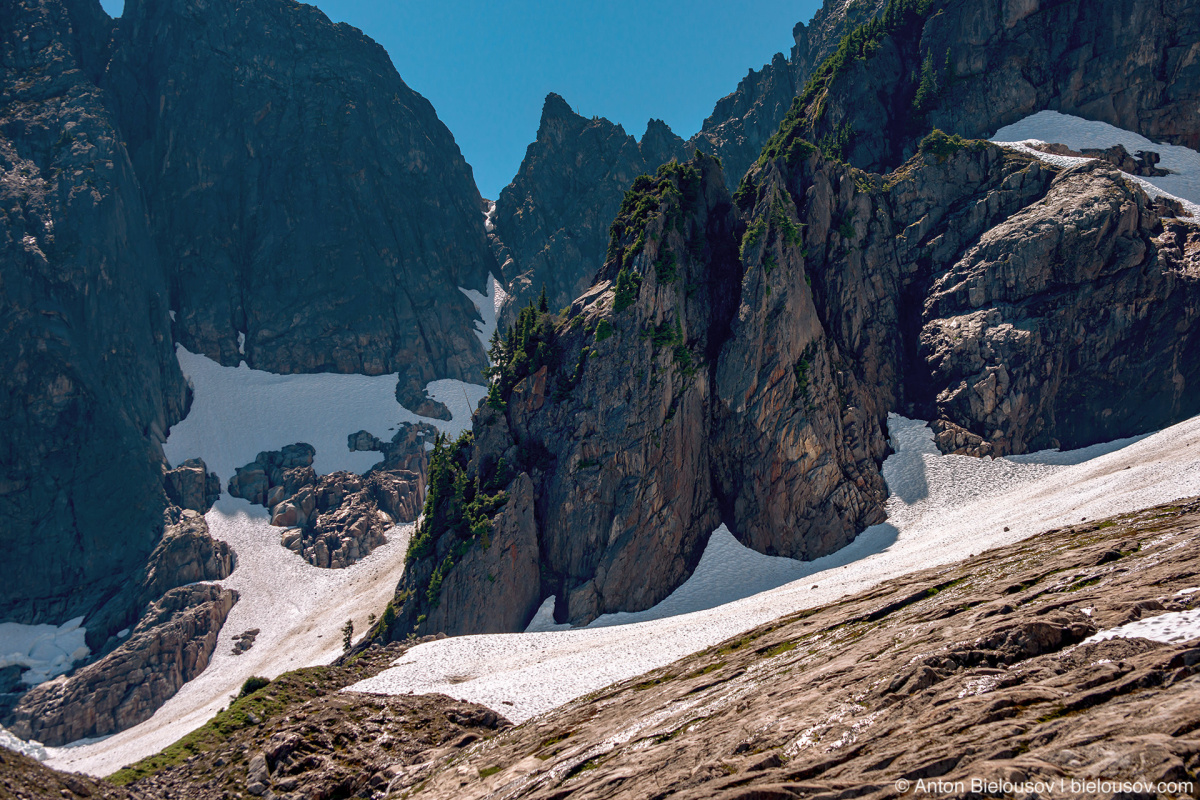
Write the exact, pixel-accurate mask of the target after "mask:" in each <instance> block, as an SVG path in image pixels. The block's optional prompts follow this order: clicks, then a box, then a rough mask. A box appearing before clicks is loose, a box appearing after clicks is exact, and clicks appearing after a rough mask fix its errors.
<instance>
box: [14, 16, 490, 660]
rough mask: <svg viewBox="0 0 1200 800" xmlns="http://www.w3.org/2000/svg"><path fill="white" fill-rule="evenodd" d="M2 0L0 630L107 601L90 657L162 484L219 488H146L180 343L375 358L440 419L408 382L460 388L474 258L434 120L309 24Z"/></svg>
mask: <svg viewBox="0 0 1200 800" xmlns="http://www.w3.org/2000/svg"><path fill="white" fill-rule="evenodd" d="M0 11H2V12H3V19H4V21H5V24H4V26H3V28H4V30H3V32H2V33H0V53H2V59H0V83H2V91H0V96H2V97H3V100H2V105H0V195H2V199H3V203H2V204H0V205H3V211H0V248H2V249H0V286H2V287H3V289H2V291H3V295H4V301H5V302H4V312H3V313H4V322H3V329H2V330H3V334H2V336H3V340H4V344H5V346H4V347H3V348H2V350H3V355H0V359H2V360H0V367H3V378H0V387H2V388H0V419H2V420H3V421H4V424H3V425H0V518H2V519H3V520H4V522H3V525H2V526H0V546H3V548H4V550H5V552H6V553H8V554H9V555H10V557H11V558H12V559H13V560H14V562H16V563H21V564H22V565H23V566H22V569H21V570H18V571H16V572H15V573H14V574H12V575H11V576H9V579H7V580H5V581H4V585H3V587H0V619H4V620H16V621H21V622H35V621H60V620H62V619H64V618H68V617H71V616H75V615H79V614H85V613H88V612H91V611H94V610H95V609H97V608H98V607H100V606H103V605H104V603H105V602H106V601H108V602H115V603H116V605H115V606H113V607H112V608H108V609H106V610H104V611H103V612H101V613H100V614H99V615H96V614H93V615H92V616H91V617H89V621H88V629H89V641H92V640H93V639H95V640H96V641H95V642H94V644H99V643H102V642H103V641H104V640H105V638H106V637H107V636H108V634H111V633H113V632H114V631H115V630H117V629H118V628H119V627H124V625H123V624H117V623H115V622H114V624H117V627H111V626H110V625H109V623H110V622H113V621H114V620H119V619H122V618H124V617H126V616H128V614H130V613H136V608H140V603H141V602H142V600H141V599H137V600H136V602H135V601H134V600H131V599H130V598H129V596H128V594H129V592H128V586H129V585H130V582H129V580H128V579H130V578H131V576H134V575H135V574H136V573H137V571H138V570H139V569H140V568H142V567H144V566H145V564H146V563H147V558H148V556H149V555H150V553H151V551H152V550H153V549H154V547H155V545H156V543H157V542H158V539H159V536H160V535H161V533H162V530H163V527H162V519H163V511H164V509H165V508H166V507H167V504H168V497H169V498H170V500H171V502H175V503H177V504H180V505H187V506H190V507H192V508H195V509H197V510H203V509H206V508H207V507H208V506H209V505H210V504H211V502H212V500H213V497H214V495H215V491H214V489H215V488H216V487H215V486H214V484H213V481H212V480H211V479H210V478H209V476H207V475H206V474H204V473H203V471H202V470H201V471H200V472H199V473H197V472H196V467H195V465H187V466H185V465H177V466H178V467H179V468H178V469H175V470H171V471H170V473H169V474H168V475H166V477H165V479H164V474H163V470H164V466H166V465H164V463H163V456H162V451H161V442H162V441H163V439H164V438H165V436H166V434H167V431H168V430H169V428H170V427H171V426H172V425H173V424H175V423H176V422H178V421H179V420H180V419H181V418H182V416H183V415H184V414H185V412H186V408H187V403H188V397H187V389H186V385H185V383H184V381H183V378H182V376H181V374H180V372H179V368H178V365H177V362H176V360H175V356H174V350H173V341H179V342H183V343H185V344H186V345H187V346H188V347H189V348H191V349H193V350H194V351H198V352H203V353H205V354H206V355H209V356H211V357H213V358H215V359H218V360H220V361H221V362H222V363H225V364H236V363H238V362H239V361H240V360H242V359H244V360H246V361H247V362H248V363H249V364H251V365H253V366H255V367H258V368H262V369H267V370H273V371H277V372H310V371H323V370H332V371H344V372H363V373H372V374H378V373H387V372H392V371H395V372H398V373H400V376H401V379H400V382H399V386H398V388H397V393H398V397H399V398H400V399H401V401H402V402H404V403H406V404H407V405H409V407H411V408H414V409H418V410H421V411H422V412H423V413H431V414H439V413H443V414H444V412H445V410H444V409H441V408H440V407H438V405H437V404H434V403H432V402H431V401H427V399H426V398H425V397H424V396H423V392H422V391H421V387H422V386H423V385H424V384H425V382H427V381H429V380H432V379H435V378H462V379H466V380H471V381H477V380H478V379H479V372H480V369H481V368H482V367H483V366H485V364H486V359H485V357H484V353H483V350H482V348H481V347H480V345H479V342H478V340H477V338H476V337H475V336H474V335H473V334H472V333H471V330H472V327H473V326H472V320H475V319H477V317H478V315H477V312H476V310H475V308H474V306H473V305H472V304H471V303H470V301H469V300H467V298H466V297H464V296H463V294H462V293H461V292H459V291H458V287H459V286H464V287H468V288H474V289H483V288H484V284H485V280H486V276H487V274H488V273H489V271H493V270H494V269H495V261H494V258H493V256H492V253H491V249H490V246H489V243H488V240H487V237H486V234H485V231H484V228H483V220H482V215H481V213H480V211H479V208H480V203H481V200H480V198H479V194H478V191H477V190H476V188H475V186H474V182H473V179H472V176H471V171H470V167H469V166H467V164H466V163H465V161H464V160H463V158H462V155H461V154H460V152H459V150H458V148H457V146H456V145H455V143H454V140H453V138H452V137H451V135H450V133H449V131H447V130H446V128H445V126H444V125H442V123H441V122H440V121H439V120H438V119H437V116H436V114H435V113H434V111H433V108H432V107H431V106H430V104H429V103H428V102H427V101H426V100H424V98H422V97H420V96H419V95H418V94H416V93H415V92H413V91H412V90H411V89H410V88H408V87H407V86H406V85H405V84H404V82H403V81H402V80H401V79H400V77H399V76H398V75H397V74H396V72H395V69H394V68H393V66H392V64H391V62H390V60H389V59H388V56H387V54H386V53H385V52H384V51H383V49H382V48H380V47H379V46H378V45H376V44H375V43H374V42H372V41H371V40H370V39H368V38H367V37H365V36H364V35H362V34H361V33H360V32H359V31H357V30H355V29H353V28H351V27H349V26H347V25H334V24H332V23H330V22H329V20H328V19H326V18H325V17H324V16H323V15H322V14H321V13H320V12H319V11H318V10H317V9H315V8H313V7H310V6H304V5H301V4H296V3H290V2H283V1H282V0H266V1H265V2H255V3H240V2H220V3H211V2H185V1H184V0H180V2H168V3H158V2H154V3H151V2H144V3H143V2H130V3H128V4H127V6H126V8H125V12H124V14H123V16H122V18H121V20H119V21H118V22H114V21H113V20H111V19H110V18H108V16H107V15H106V14H105V13H104V12H103V10H102V9H101V7H100V6H99V4H98V3H97V2H95V0H28V1H26V0H12V1H11V2H5V3H4V4H3V5H2V6H0ZM314 221H319V222H320V224H314ZM172 319H174V322H172ZM164 484H165V488H166V491H164ZM415 502H416V501H415V500H413V501H412V502H410V503H409V505H410V506H411V505H415ZM114 595H119V596H114ZM131 609H134V610H133V611H131Z"/></svg>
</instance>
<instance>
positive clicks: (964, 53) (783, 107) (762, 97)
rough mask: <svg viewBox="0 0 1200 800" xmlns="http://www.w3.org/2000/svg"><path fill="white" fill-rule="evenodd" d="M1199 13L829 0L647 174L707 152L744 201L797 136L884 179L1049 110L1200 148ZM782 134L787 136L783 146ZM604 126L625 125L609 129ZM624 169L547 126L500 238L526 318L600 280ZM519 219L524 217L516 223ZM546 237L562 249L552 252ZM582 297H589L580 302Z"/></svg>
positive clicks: (1185, 8)
mask: <svg viewBox="0 0 1200 800" xmlns="http://www.w3.org/2000/svg"><path fill="white" fill-rule="evenodd" d="M1043 6H1045V7H1044V8H1043ZM1196 10H1197V6H1196V5H1195V4H1194V3H1190V2H1189V3H1183V4H1171V3H1139V2H1135V0H1113V2H1109V3H1106V4H1105V6H1104V7H1103V9H1102V10H1098V9H1097V8H1096V7H1094V5H1093V4H1088V3H1083V2H1072V3H1066V4H1063V3H1054V4H1043V3H1040V2H1038V0H1028V1H1027V2H1026V1H1024V0H1022V1H1021V2H1017V1H1016V0H1013V1H1012V2H998V1H997V0H936V2H935V0H919V1H918V0H894V2H888V0H869V2H846V1H845V0H828V2H826V3H825V4H824V5H823V6H822V7H821V9H820V10H819V11H818V12H817V14H816V15H815V16H814V17H813V19H812V21H811V22H810V24H809V25H807V26H805V25H803V24H798V25H797V26H796V27H795V29H794V30H793V32H792V33H793V38H794V40H795V45H794V46H793V47H792V49H791V53H790V55H789V57H787V58H785V57H784V56H783V54H777V55H776V56H775V58H774V59H773V60H772V61H771V63H770V64H768V65H766V66H764V67H763V68H762V69H761V70H759V71H754V70H751V71H750V73H749V74H748V75H747V76H746V77H745V78H744V79H743V80H742V81H741V83H739V85H738V88H737V89H736V90H735V91H734V92H732V93H731V94H729V95H728V96H726V97H724V98H722V99H721V100H720V101H718V103H717V104H716V106H715V108H714V109H713V113H712V114H711V115H710V116H709V117H708V118H707V119H706V120H705V121H704V125H703V127H702V128H701V130H700V131H699V132H698V133H696V134H695V135H694V136H693V137H692V138H691V139H689V140H688V141H687V142H686V143H675V142H674V138H673V134H672V135H671V136H672V140H671V141H672V146H671V147H668V148H667V149H665V150H663V149H662V148H659V147H647V145H646V141H647V140H648V139H649V140H651V141H652V142H660V141H663V140H664V137H662V136H655V137H651V136H650V133H651V131H653V130H654V126H655V123H653V122H652V123H651V128H650V129H649V130H648V131H647V137H645V138H644V139H643V142H642V144H641V146H640V149H641V154H642V156H643V159H644V160H645V161H646V162H647V163H646V169H645V170H644V171H653V169H654V168H655V167H656V166H657V163H664V162H665V161H667V160H669V159H670V158H678V157H680V156H679V155H678V153H679V152H683V153H685V154H686V155H687V156H690V154H691V153H692V152H693V151H694V150H696V149H699V150H702V151H703V152H706V153H710V154H712V155H716V156H717V157H719V158H720V159H721V160H722V163H723V166H724V169H725V176H726V181H727V182H728V184H729V188H730V191H733V190H734V188H735V187H736V186H737V185H738V182H739V181H740V180H741V177H742V176H743V175H744V174H745V173H746V171H747V170H748V169H750V167H751V166H752V165H753V164H754V163H755V161H756V160H757V159H758V158H759V156H760V154H761V152H762V151H763V149H764V148H766V149H768V150H771V151H772V153H773V154H777V153H779V152H782V151H783V150H782V148H783V147H784V146H785V145H786V142H783V143H781V142H780V141H779V140H780V139H781V138H782V139H786V140H787V141H790V138H789V132H793V131H794V133H792V134H791V136H792V137H799V138H803V139H805V140H807V141H810V142H814V143H817V144H819V145H820V146H821V147H822V149H824V150H825V151H826V152H827V153H828V154H829V155H830V156H832V157H835V158H841V159H845V160H848V161H849V162H850V163H852V164H854V165H855V166H858V167H861V168H864V169H869V170H872V171H876V172H882V171H886V170H888V169H892V168H894V167H896V166H897V165H899V164H900V163H902V162H903V161H905V160H906V159H907V158H909V157H910V156H911V155H912V154H913V153H914V152H916V148H917V144H918V142H919V141H920V140H921V138H922V137H923V136H925V134H927V133H928V132H929V131H930V130H932V129H934V128H938V129H941V130H944V131H947V132H949V133H951V134H959V135H962V136H965V137H987V136H990V135H991V134H993V133H995V132H996V131H997V130H998V129H999V128H1001V127H1003V126H1004V125H1007V124H1009V123H1012V122H1015V121H1017V120H1019V119H1021V118H1023V117H1025V116H1027V115H1029V114H1032V113H1034V112H1036V111H1040V110H1043V109H1056V110H1059V111H1062V112H1064V113H1069V114H1076V115H1079V116H1082V117H1085V118H1088V119H1097V120H1102V121H1105V122H1110V123H1112V124H1114V125H1117V126H1118V127H1122V128H1125V129H1128V130H1133V131H1137V132H1139V133H1141V134H1143V135H1145V136H1147V137H1151V138H1154V139H1156V140H1160V141H1169V142H1174V143H1177V144H1186V145H1188V146H1193V147H1194V146H1197V143H1198V142H1200V126H1197V124H1196V122H1195V115H1194V114H1192V113H1191V111H1190V110H1191V109H1193V108H1194V107H1195V105H1196V102H1197V96H1196V93H1197V91H1200V90H1197V88H1196V87H1197V86H1200V80H1198V75H1200V73H1198V71H1200V50H1198V49H1197V46H1196V44H1195V41H1196V38H1197V37H1196V35H1194V34H1195V33H1196V26H1197V24H1198V23H1197V22H1196V20H1197V14H1196ZM555 98H556V96H555ZM554 102H555V105H557V104H558V103H557V100H555V101H554ZM550 105H551V101H550V100H548V101H547V107H548V108H549V107H550ZM582 122H583V121H582V120H580V121H579V123H582ZM780 123H784V133H783V134H780V136H776V131H777V129H778V128H779V126H780ZM593 125H597V126H599V127H604V128H605V129H611V126H610V125H606V123H605V121H604V120H599V121H593ZM577 127H582V125H581V124H577ZM772 137H775V138H772ZM632 146H633V143H632V140H630V142H628V143H627V144H626V147H627V149H629V148H632ZM630 152H632V150H631V149H630ZM655 157H657V158H659V159H661V160H660V161H658V162H657V163H656V162H655V161H654V158H655ZM611 160H612V159H611V156H609V155H607V154H606V151H605V150H604V148H603V147H601V146H599V145H598V142H597V138H596V137H587V136H563V135H562V134H561V131H560V130H559V129H557V128H554V127H553V126H551V127H549V128H548V127H547V126H546V123H545V120H543V124H542V128H541V129H539V132H538V139H537V141H536V142H534V144H532V145H530V148H529V152H528V154H527V155H526V160H525V162H523V163H522V166H521V170H520V171H519V172H518V174H517V177H516V178H514V182H513V184H512V185H511V186H510V187H509V189H506V190H505V191H506V192H509V191H512V192H513V193H514V196H515V197H519V198H520V203H519V205H517V204H514V203H513V202H512V198H509V200H508V201H507V202H504V201H502V202H501V203H498V212H499V211H501V210H502V211H503V216H500V215H498V217H497V227H496V237H497V238H498V239H499V240H500V242H501V243H502V245H503V247H502V248H501V252H502V256H501V257H502V259H507V258H511V260H512V264H511V265H510V266H509V267H508V269H507V271H506V273H505V274H506V277H508V279H509V280H513V279H514V278H515V277H516V276H517V275H520V276H521V277H520V279H519V282H518V292H517V293H516V295H515V297H516V298H517V301H518V302H517V305H516V307H517V308H519V307H520V306H521V305H523V304H524V302H525V301H526V300H528V299H530V298H532V297H533V296H534V295H536V293H537V291H538V290H539V288H540V286H541V285H543V284H545V285H546V286H547V287H548V288H549V291H550V298H551V300H552V304H551V305H552V307H553V308H560V307H562V306H564V305H566V304H567V303H568V302H569V301H570V300H572V299H574V297H576V296H578V293H579V292H582V289H583V288H584V287H585V286H586V285H587V284H588V283H590V280H591V278H592V276H594V274H595V268H596V266H597V265H598V264H599V263H601V262H602V257H601V255H600V254H601V252H602V250H603V248H604V246H605V240H604V238H603V236H602V235H601V234H602V232H603V224H602V223H598V222H597V219H596V214H595V211H596V209H603V210H613V209H615V208H616V207H617V205H618V204H619V201H620V196H621V193H622V192H623V191H625V190H626V189H627V188H628V186H629V185H630V184H631V182H632V176H630V175H628V174H627V173H625V172H622V171H620V170H604V169H598V168H596V167H592V166H591V165H593V164H596V165H600V164H608V163H610V162H611ZM547 162H549V163H550V164H552V165H553V167H554V169H547V167H546V164H547ZM564 174H570V175H571V180H570V181H563V180H562V178H561V176H562V175H564ZM502 197H503V195H502ZM575 198H588V199H589V201H590V202H589V203H588V204H583V205H579V204H576V202H575ZM518 209H519V210H521V212H522V214H523V215H524V216H523V217H521V218H519V219H520V223H519V224H513V223H512V222H511V220H512V219H513V215H514V213H515V212H516V210H518ZM602 217H603V215H601V218H602ZM502 220H509V221H504V222H502ZM527 220H535V221H536V222H529V221H527ZM546 241H552V242H553V243H554V244H553V246H552V247H550V248H548V249H547V250H545V251H544V252H543V250H542V249H541V248H542V245H543V243H544V242H546ZM571 286H576V287H579V292H577V293H576V294H574V295H570V296H566V295H568V294H569V292H567V291H566V289H567V288H568V287H571ZM514 313H515V311H514Z"/></svg>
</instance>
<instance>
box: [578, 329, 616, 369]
mask: <svg viewBox="0 0 1200 800" xmlns="http://www.w3.org/2000/svg"><path fill="white" fill-rule="evenodd" d="M612 335H613V326H612V323H611V322H609V321H608V320H606V319H601V320H600V322H598V323H596V341H597V342H603V341H604V340H605V339H611V338H612ZM582 360H583V359H581V361H582Z"/></svg>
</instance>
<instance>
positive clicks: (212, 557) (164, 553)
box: [141, 508, 236, 603]
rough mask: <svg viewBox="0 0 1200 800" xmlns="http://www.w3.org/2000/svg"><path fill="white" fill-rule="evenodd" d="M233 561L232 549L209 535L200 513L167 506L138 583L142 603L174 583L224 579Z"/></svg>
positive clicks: (160, 594)
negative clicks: (159, 532)
mask: <svg viewBox="0 0 1200 800" xmlns="http://www.w3.org/2000/svg"><path fill="white" fill-rule="evenodd" d="M235 562H236V555H235V553H234V552H233V548H231V547H230V546H229V545H228V544H226V543H225V542H222V541H218V540H216V539H213V538H212V536H210V535H209V532H208V523H206V522H205V521H204V517H203V516H201V515H200V514H198V513H196V512H195V511H189V510H184V509H178V508H169V509H167V513H166V515H165V520H164V524H163V536H162V539H161V540H160V541H159V543H158V546H157V547H155V548H154V552H152V553H151V554H150V558H149V561H148V562H147V567H146V577H145V579H144V580H143V581H142V582H141V596H142V602H143V603H149V602H151V601H153V600H156V599H157V598H158V597H160V596H162V595H163V594H165V593H166V592H167V591H169V590H171V589H174V588H175V587H177V586H184V585H186V584H189V583H198V582H200V581H219V580H223V579H225V578H228V577H229V576H230V574H231V573H232V572H233V568H234V564H235Z"/></svg>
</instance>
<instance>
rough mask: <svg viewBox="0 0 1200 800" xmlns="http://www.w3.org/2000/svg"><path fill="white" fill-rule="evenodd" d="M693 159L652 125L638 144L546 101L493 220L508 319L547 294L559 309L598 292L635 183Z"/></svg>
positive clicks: (553, 97)
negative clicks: (611, 239) (612, 229)
mask: <svg viewBox="0 0 1200 800" xmlns="http://www.w3.org/2000/svg"><path fill="white" fill-rule="evenodd" d="M690 152H691V151H689V150H687V149H686V147H685V144H684V141H683V140H682V139H680V138H679V137H678V136H676V135H675V134H673V133H672V132H671V129H670V128H668V127H667V126H666V124H665V123H663V122H661V121H659V120H651V121H650V123H649V125H647V127H646V132H645V134H643V136H642V139H641V141H640V142H639V141H638V140H637V139H635V138H634V137H633V136H630V135H628V134H626V133H625V129H624V128H622V127H621V126H620V125H614V124H613V123H611V122H609V121H608V120H606V119H603V118H598V117H593V118H592V119H590V120H589V119H587V118H585V117H582V116H580V115H578V114H576V113H575V112H574V111H572V110H571V107H570V106H569V105H568V104H567V102H566V101H565V100H564V99H563V98H562V97H560V96H558V95H557V94H553V93H552V94H550V95H548V96H547V97H546V102H545V105H544V106H543V107H542V119H541V123H540V124H539V126H538V133H537V140H536V141H535V142H534V143H533V144H531V145H529V148H528V150H527V151H526V152H525V159H524V160H523V161H522V162H521V168H520V170H518V172H517V174H516V176H515V177H514V178H513V181H512V183H510V184H509V185H508V186H507V187H505V189H504V191H502V192H501V193H500V197H499V199H497V200H496V208H495V211H494V212H493V214H492V224H493V226H494V233H495V238H496V239H498V240H499V242H500V243H501V250H500V253H501V260H502V270H503V275H504V280H505V282H506V283H507V284H508V291H509V294H510V297H511V298H512V300H511V302H510V306H509V309H508V317H509V319H510V321H511V319H512V318H513V317H514V316H515V314H516V312H517V310H519V309H520V308H522V307H523V306H524V305H525V304H526V303H527V302H529V301H530V300H533V299H534V298H535V297H537V295H538V293H539V292H540V291H541V289H542V287H543V286H545V287H546V294H547V296H548V298H549V301H550V306H551V307H552V308H554V309H559V308H562V307H563V306H566V305H570V303H571V301H572V300H574V299H575V298H576V297H578V296H579V295H580V294H582V293H583V291H584V289H586V288H587V287H588V286H591V284H592V280H593V278H594V277H595V275H596V273H597V272H598V271H599V270H600V267H601V266H602V265H603V264H604V249H605V247H606V246H607V245H608V227H609V225H611V224H612V220H613V217H615V216H616V214H617V209H618V207H619V206H620V205H621V198H622V197H623V196H624V193H625V190H626V189H628V188H629V186H630V184H632V183H633V179H634V178H636V177H637V176H638V175H642V174H644V173H646V172H653V171H654V170H655V169H657V168H658V165H659V164H663V163H665V162H667V161H670V160H671V159H672V158H676V159H679V160H683V159H685V158H687V155H688V154H689V153H690Z"/></svg>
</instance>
